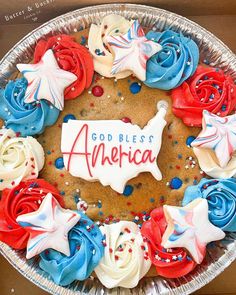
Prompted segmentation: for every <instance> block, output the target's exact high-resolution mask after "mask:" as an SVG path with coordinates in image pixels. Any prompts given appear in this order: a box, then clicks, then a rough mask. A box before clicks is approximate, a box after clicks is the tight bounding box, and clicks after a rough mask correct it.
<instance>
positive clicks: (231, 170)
mask: <svg viewBox="0 0 236 295" xmlns="http://www.w3.org/2000/svg"><path fill="white" fill-rule="evenodd" d="M193 151H194V153H195V155H196V156H197V159H198V163H199V166H200V168H201V169H202V170H203V171H204V172H205V173H206V174H207V175H209V176H211V177H212V178H230V177H236V153H235V152H234V154H233V155H232V157H231V159H230V161H229V162H228V164H227V165H226V166H225V167H221V166H220V164H219V161H218V159H217V158H216V155H215V153H214V151H213V150H210V149H206V148H196V147H194V148H193ZM222 153H224V151H222Z"/></svg>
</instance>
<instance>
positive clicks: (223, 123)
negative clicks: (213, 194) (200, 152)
mask: <svg viewBox="0 0 236 295" xmlns="http://www.w3.org/2000/svg"><path fill="white" fill-rule="evenodd" d="M202 128H203V129H202V131H201V132H200V134H199V135H198V137H197V138H196V139H195V140H194V141H193V142H192V143H191V146H193V147H197V148H208V149H212V150H213V151H214V152H215V155H216V157H217V159H218V162H219V165H220V166H221V167H222V168H224V167H226V166H227V164H228V163H229V161H230V159H231V157H232V155H233V153H234V151H235V150H236V115H231V116H227V117H219V116H216V115H214V114H211V113H209V112H208V111H206V110H204V111H203V119H202Z"/></svg>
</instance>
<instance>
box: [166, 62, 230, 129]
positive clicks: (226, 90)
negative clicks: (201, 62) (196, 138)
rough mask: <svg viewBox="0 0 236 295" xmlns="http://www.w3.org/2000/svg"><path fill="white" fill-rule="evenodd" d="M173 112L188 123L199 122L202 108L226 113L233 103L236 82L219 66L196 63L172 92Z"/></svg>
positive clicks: (200, 124)
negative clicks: (194, 69) (212, 66)
mask: <svg viewBox="0 0 236 295" xmlns="http://www.w3.org/2000/svg"><path fill="white" fill-rule="evenodd" d="M171 96H172V100H173V105H172V111H173V113H174V114H175V115H176V116H177V117H179V118H181V119H182V120H183V122H184V123H185V124H186V125H188V126H196V127H201V126H202V111H203V110H207V111H209V112H211V113H213V114H217V115H218V116H222V117H224V116H227V115H229V114H230V113H231V112H232V111H233V110H234V109H235V105H236V85H235V84H234V82H233V79H232V78H231V77H230V76H228V75H225V74H224V72H223V71H222V70H219V69H215V68H211V67H203V66H198V68H197V70H196V72H195V73H194V75H193V76H192V77H191V78H190V79H188V80H187V81H185V82H184V83H183V84H181V85H180V86H179V87H177V88H175V89H173V90H172V92H171Z"/></svg>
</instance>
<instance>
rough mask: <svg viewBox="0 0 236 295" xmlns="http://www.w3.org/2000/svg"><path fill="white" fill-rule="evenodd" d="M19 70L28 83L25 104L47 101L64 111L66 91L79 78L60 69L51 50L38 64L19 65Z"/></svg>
mask: <svg viewBox="0 0 236 295" xmlns="http://www.w3.org/2000/svg"><path fill="white" fill-rule="evenodd" d="M17 68H18V70H19V71H20V72H21V73H22V74H23V75H24V77H25V78H26V79H27V81H28V87H27V89H26V92H25V103H31V102H34V101H37V100H41V99H45V100H48V101H50V102H51V103H52V104H53V105H54V106H55V107H56V108H57V109H59V110H62V109H63V107H64V89H65V88H66V87H67V86H69V85H70V84H71V83H73V82H74V81H75V80H76V79H77V77H76V75H74V74H72V73H70V72H67V71H64V70H62V69H60V68H59V66H58V64H57V61H56V59H55V57H54V54H53V51H52V50H51V49H49V50H47V51H46V52H45V54H44V55H43V57H42V59H41V60H40V62H38V63H37V64H18V65H17Z"/></svg>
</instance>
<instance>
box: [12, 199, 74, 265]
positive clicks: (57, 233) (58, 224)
mask: <svg viewBox="0 0 236 295" xmlns="http://www.w3.org/2000/svg"><path fill="white" fill-rule="evenodd" d="M79 219H80V215H79V214H78V213H76V212H74V211H72V210H68V209H63V208H62V207H61V206H60V205H59V203H58V202H57V200H56V199H55V198H54V197H53V196H52V194H51V193H48V194H47V195H46V196H45V198H44V200H43V202H42V204H41V205H40V207H39V209H38V210H37V211H34V212H31V213H27V214H23V215H20V216H18V217H17V219H16V221H17V222H18V224H19V225H20V226H22V227H24V228H25V230H26V231H28V232H29V234H30V237H29V240H28V244H27V254H26V258H27V259H30V258H32V257H33V256H35V255H37V254H39V253H41V252H42V251H44V250H46V249H49V248H52V249H54V250H56V251H59V252H61V253H63V254H65V255H67V256H69V255H70V248H69V243H68V239H67V236H68V232H69V230H70V229H71V228H72V227H73V226H74V225H75V224H76V223H77V222H78V221H79Z"/></svg>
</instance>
